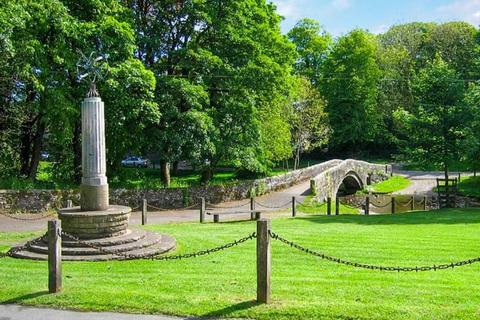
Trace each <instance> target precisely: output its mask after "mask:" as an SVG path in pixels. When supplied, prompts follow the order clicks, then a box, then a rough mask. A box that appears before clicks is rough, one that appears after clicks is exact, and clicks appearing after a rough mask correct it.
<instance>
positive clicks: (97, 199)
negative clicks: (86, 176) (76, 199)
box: [80, 184, 109, 211]
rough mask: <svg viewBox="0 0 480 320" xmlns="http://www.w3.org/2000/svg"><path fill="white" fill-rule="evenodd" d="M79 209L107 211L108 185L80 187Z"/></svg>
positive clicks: (82, 185)
mask: <svg viewBox="0 0 480 320" xmlns="http://www.w3.org/2000/svg"><path fill="white" fill-rule="evenodd" d="M80 207H81V208H82V210H84V211H97V210H107V209H108V208H109V202H108V184H105V185H100V186H90V185H86V184H81V185H80Z"/></svg>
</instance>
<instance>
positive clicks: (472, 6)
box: [437, 0, 480, 26]
mask: <svg viewBox="0 0 480 320" xmlns="http://www.w3.org/2000/svg"><path fill="white" fill-rule="evenodd" d="M437 11H438V12H439V13H440V14H442V15H443V16H444V17H445V18H447V19H450V20H464V21H467V22H470V23H471V24H474V25H475V26H478V25H479V24H480V0H456V1H453V2H452V3H450V4H447V5H444V6H441V7H439V8H437Z"/></svg>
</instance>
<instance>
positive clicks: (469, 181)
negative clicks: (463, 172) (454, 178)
mask: <svg viewBox="0 0 480 320" xmlns="http://www.w3.org/2000/svg"><path fill="white" fill-rule="evenodd" d="M458 192H459V193H460V194H461V195H464V196H468V197H477V198H479V197H480V177H471V176H470V177H462V179H461V181H460V183H459V184H458Z"/></svg>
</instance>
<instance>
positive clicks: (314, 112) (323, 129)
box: [291, 78, 330, 170]
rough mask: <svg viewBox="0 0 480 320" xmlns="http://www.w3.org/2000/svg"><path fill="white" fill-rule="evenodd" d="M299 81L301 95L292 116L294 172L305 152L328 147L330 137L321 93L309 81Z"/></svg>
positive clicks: (295, 103) (294, 105)
mask: <svg viewBox="0 0 480 320" xmlns="http://www.w3.org/2000/svg"><path fill="white" fill-rule="evenodd" d="M298 81H299V93H298V98H297V99H296V100H295V102H294V104H293V114H292V116H291V123H292V124H291V126H292V144H293V150H294V157H295V163H294V167H293V169H294V170H296V169H297V168H298V166H299V164H300V155H301V154H302V153H303V152H308V151H311V150H313V149H315V148H318V147H320V146H322V145H326V144H327V143H328V139H329V136H330V128H329V126H328V119H327V114H326V113H325V102H324V100H323V99H322V97H321V96H320V93H319V92H318V90H317V89H316V88H315V87H313V86H312V84H311V83H310V82H309V81H308V80H307V79H304V78H300V79H299V80H298Z"/></svg>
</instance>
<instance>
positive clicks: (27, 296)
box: [0, 290, 50, 304]
mask: <svg viewBox="0 0 480 320" xmlns="http://www.w3.org/2000/svg"><path fill="white" fill-rule="evenodd" d="M47 294H50V293H49V292H48V291H47V290H44V291H38V292H34V293H29V294H24V295H22V296H18V297H15V298H11V299H8V300H4V301H0V304H13V303H19V302H23V301H25V300H30V299H35V298H38V297H41V296H44V295H47Z"/></svg>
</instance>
